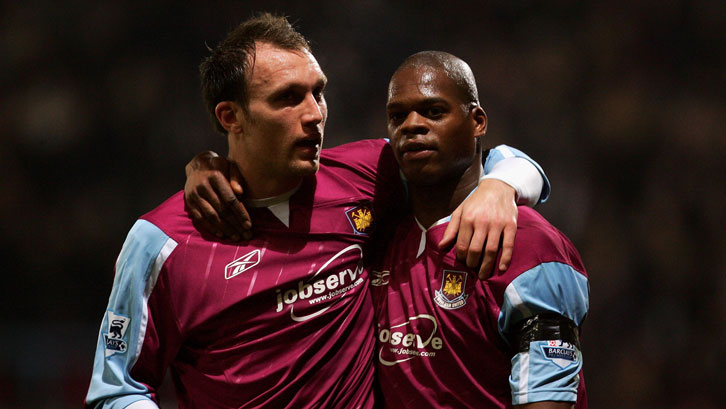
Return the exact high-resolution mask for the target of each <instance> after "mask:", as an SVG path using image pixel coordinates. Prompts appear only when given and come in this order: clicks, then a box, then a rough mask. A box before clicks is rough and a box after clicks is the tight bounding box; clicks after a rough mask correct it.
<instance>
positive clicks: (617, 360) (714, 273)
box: [0, 0, 726, 408]
mask: <svg viewBox="0 0 726 409" xmlns="http://www.w3.org/2000/svg"><path fill="white" fill-rule="evenodd" d="M598 3H599V2H598ZM724 4H726V3H724V2H722V1H717V0H713V1H668V2H663V1H648V0H633V1H615V2H602V3H600V4H594V3H590V2H568V1H549V2H536V1H500V2H491V3H489V4H486V3H484V2H478V3H477V4H475V3H473V2H472V3H468V2H460V1H446V2H437V3H432V4H429V3H428V2H399V3H397V4H395V5H394V4H389V2H384V1H380V0H378V1H366V2H348V3H346V2H341V1H315V2H313V1H310V2H307V4H302V3H290V4H288V3H285V2H279V1H246V2H214V1H211V2H209V1H208V2H196V3H192V4H191V5H186V6H178V5H177V4H176V3H175V2H171V1H157V2H148V1H126V2H96V1H65V2H56V1H25V2H20V1H16V2H8V1H6V2H4V3H3V4H2V5H1V6H0V85H1V88H0V89H1V90H2V93H1V94H0V135H1V137H0V172H2V173H1V174H0V215H1V219H0V232H2V235H1V236H0V240H1V241H0V257H1V259H0V260H1V267H0V268H1V269H2V270H1V271H2V280H3V281H4V283H3V284H2V286H1V287H2V290H0V291H1V292H0V303H1V304H0V305H2V308H1V309H0V314H1V315H0V351H1V352H2V353H0V407H2V408H39V407H43V408H66V407H67V408H74V407H80V406H81V404H82V400H83V397H84V396H85V392H86V388H87V386H88V381H89V378H90V374H91V363H92V359H93V351H94V347H95V343H96V337H97V334H98V327H99V324H100V320H101V318H102V315H103V312H104V309H105V305H106V302H107V298H108V294H109V291H110V287H111V283H112V279H113V265H114V262H115V259H116V256H117V254H118V251H119V250H120V248H121V244H122V243H123V240H124V238H125V236H126V233H127V231H128V229H129V228H130V227H131V225H132V224H133V223H134V220H135V219H136V218H137V217H138V216H139V215H141V214H142V213H144V212H146V211H148V210H150V209H152V208H153V207H155V206H156V205H157V204H159V203H160V202H161V201H163V200H164V199H165V198H166V197H168V196H169V195H171V194H172V193H174V192H175V191H177V190H179V189H181V188H182V186H183V182H184V165H185V164H186V162H187V161H188V160H189V159H190V158H191V157H192V156H193V155H194V154H195V153H196V152H198V151H201V150H205V149H214V150H216V151H218V152H221V153H225V152H226V149H225V147H226V141H225V139H224V138H223V137H222V136H220V135H217V134H215V132H214V131H213V130H212V128H211V126H210V125H209V122H208V119H207V117H206V114H205V111H204V108H203V105H202V103H201V97H200V93H199V81H198V79H197V66H198V64H199V62H200V61H201V59H202V58H203V57H204V56H206V55H207V51H206V45H205V44H208V45H210V46H214V45H216V44H217V42H218V41H219V40H220V39H221V38H223V37H224V35H225V34H226V32H227V31H228V29H230V28H231V27H232V26H234V25H235V24H236V23H238V22H239V21H240V20H242V19H244V18H247V17H249V16H250V15H251V14H252V13H253V12H255V11H261V10H267V11H276V12H279V13H282V14H285V15H288V16H290V17H291V20H292V21H295V22H296V23H297V26H298V27H299V29H300V31H301V32H302V33H303V34H305V35H306V36H307V37H308V38H309V39H310V40H311V41H312V44H313V49H314V52H315V55H316V56H317V58H318V60H319V61H320V63H321V65H322V67H323V69H324V70H325V71H326V73H327V75H328V77H329V79H330V84H329V88H328V91H327V99H328V104H329V106H330V117H329V122H328V126H327V130H326V133H325V138H326V140H325V143H326V146H328V147H330V146H335V145H339V144H341V143H344V142H348V141H353V140H357V139H360V138H377V137H381V136H383V135H384V132H385V115H384V109H383V108H384V104H385V98H386V85H387V81H388V79H389V77H390V75H391V74H392V72H393V71H394V70H395V68H396V66H397V65H398V64H399V63H400V62H401V61H402V60H403V58H404V57H406V56H408V55H409V54H411V53H413V52H416V51H421V50H426V49H438V50H445V51H449V52H451V53H453V54H455V55H457V56H460V57H461V58H463V59H464V60H466V61H468V62H469V63H470V65H471V67H472V68H473V70H474V73H475V75H476V77H477V80H478V84H479V92H480V98H481V101H482V104H483V106H484V107H485V109H486V111H487V113H488V115H489V119H490V123H489V132H488V136H487V137H488V140H487V145H488V146H494V145H496V144H499V143H508V144H510V145H513V146H515V147H518V148H521V149H523V150H524V151H526V152H527V153H528V154H530V155H531V156H532V157H534V158H535V159H536V160H538V161H539V163H540V164H541V165H542V166H543V167H544V168H545V170H546V171H547V174H548V176H549V177H550V180H551V182H552V197H551V199H550V201H548V202H547V203H545V204H543V205H540V207H539V210H540V211H541V212H542V213H543V214H544V215H545V216H547V217H548V218H549V219H550V220H551V221H552V222H553V223H554V224H555V225H557V226H558V227H560V228H561V230H563V231H564V232H565V233H566V234H567V235H568V236H569V237H570V238H571V239H572V240H573V241H574V242H575V244H576V245H577V247H578V248H579V250H580V252H581V253H582V256H583V258H584V260H585V263H586V265H587V267H588V270H589V273H590V279H591V288H592V296H591V309H590V315H589V317H588V320H587V322H586V326H585V330H584V353H585V367H584V368H585V371H586V379H587V386H588V389H589V396H590V405H591V407H593V408H717V407H725V406H724V403H723V402H721V401H720V400H717V398H720V399H722V396H721V395H722V393H721V392H720V388H721V384H722V383H723V380H724V375H723V371H724V370H725V369H726V356H725V355H726V346H725V344H726V325H725V324H726V322H725V321H726V301H724V298H723V297H724V295H726V235H724V234H723V232H722V231H723V229H724V226H726V220H725V214H726V212H724V210H723V207H724V202H725V201H726V183H725V176H726V164H725V162H724V160H725V159H726V138H724V132H723V131H724V127H723V120H724V119H725V118H726V116H725V115H724V113H725V110H724V105H725V104H724V98H723V96H724V68H723V63H724V41H723V40H724V24H725V23H726V19H724V14H725V11H726V7H724ZM167 392H168V391H167ZM167 397H168V393H167ZM172 406H173V405H172Z"/></svg>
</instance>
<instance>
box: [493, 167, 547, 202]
mask: <svg viewBox="0 0 726 409" xmlns="http://www.w3.org/2000/svg"><path fill="white" fill-rule="evenodd" d="M482 179H497V180H501V181H502V182H504V183H506V184H508V185H509V186H511V187H513V188H514V190H515V191H516V195H517V196H516V199H517V204H524V205H527V206H530V207H534V205H536V204H537V202H538V201H539V198H540V195H541V193H542V187H543V186H544V182H543V180H542V176H541V175H540V173H539V171H538V170H537V168H536V167H535V166H534V165H533V164H532V162H530V161H529V160H527V159H525V158H519V157H513V158H505V159H502V160H500V161H499V162H497V163H496V164H495V165H494V167H492V169H491V171H489V173H487V174H486V175H484V177H483V178H482Z"/></svg>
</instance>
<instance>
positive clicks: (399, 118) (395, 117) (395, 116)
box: [388, 111, 406, 122]
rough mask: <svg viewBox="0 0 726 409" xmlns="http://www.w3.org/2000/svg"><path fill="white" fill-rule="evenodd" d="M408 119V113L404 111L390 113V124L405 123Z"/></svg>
mask: <svg viewBox="0 0 726 409" xmlns="http://www.w3.org/2000/svg"><path fill="white" fill-rule="evenodd" d="M404 119H406V113H404V112H402V111H389V112H388V122H403V120H404Z"/></svg>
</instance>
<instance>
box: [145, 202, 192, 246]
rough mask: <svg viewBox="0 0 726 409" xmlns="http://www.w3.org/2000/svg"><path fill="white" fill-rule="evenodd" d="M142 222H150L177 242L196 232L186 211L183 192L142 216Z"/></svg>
mask: <svg viewBox="0 0 726 409" xmlns="http://www.w3.org/2000/svg"><path fill="white" fill-rule="evenodd" d="M140 220H146V221H148V222H149V223H151V224H153V225H154V226H156V227H157V228H158V229H159V230H161V231H163V232H164V233H165V234H166V235H168V236H169V237H171V238H173V239H174V240H176V241H180V239H181V238H183V237H188V236H189V235H190V234H192V233H194V232H196V230H195V228H194V225H193V223H192V220H191V218H189V215H188V214H187V212H186V209H185V204H184V192H183V191H179V192H177V193H175V194H174V195H172V196H171V197H170V198H168V199H167V200H166V201H164V202H163V203H162V204H160V205H159V206H157V207H156V208H155V209H154V210H152V211H150V212H148V213H146V214H144V215H143V216H141V217H140Z"/></svg>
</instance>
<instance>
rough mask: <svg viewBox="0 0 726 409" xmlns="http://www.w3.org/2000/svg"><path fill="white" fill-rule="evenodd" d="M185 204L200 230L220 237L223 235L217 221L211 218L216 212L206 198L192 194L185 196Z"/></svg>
mask: <svg viewBox="0 0 726 409" xmlns="http://www.w3.org/2000/svg"><path fill="white" fill-rule="evenodd" d="M186 205H187V212H188V213H189V216H190V217H191V218H192V221H194V224H195V225H196V226H197V227H198V228H199V229H200V230H202V231H204V232H207V233H209V234H213V235H215V236H217V237H220V238H221V237H223V236H224V232H223V231H222V230H221V229H220V228H219V227H218V225H219V223H217V222H215V221H214V220H213V219H214V215H216V212H215V211H214V209H213V208H212V207H211V205H210V204H209V203H208V202H207V201H206V200H204V199H202V198H200V197H199V196H198V195H197V194H194V195H191V196H188V197H187V198H186ZM210 220H211V221H210Z"/></svg>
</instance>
